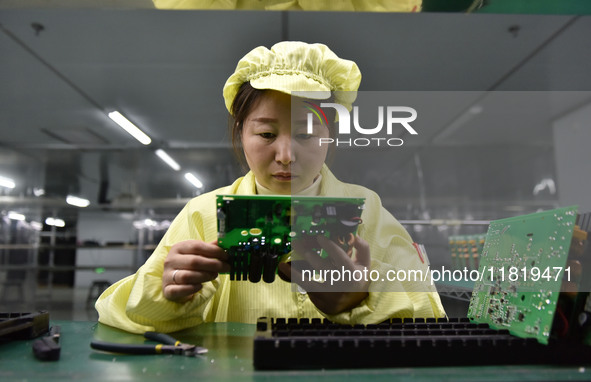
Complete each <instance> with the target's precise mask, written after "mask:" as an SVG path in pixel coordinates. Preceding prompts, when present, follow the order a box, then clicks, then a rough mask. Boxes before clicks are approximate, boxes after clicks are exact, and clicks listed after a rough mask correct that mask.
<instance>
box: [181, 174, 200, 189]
mask: <svg viewBox="0 0 591 382" xmlns="http://www.w3.org/2000/svg"><path fill="white" fill-rule="evenodd" d="M185 179H187V180H188V181H189V183H191V184H192V185H193V186H195V187H197V188H201V187H203V183H201V181H200V180H199V179H197V177H195V175H193V174H191V173H190V172H188V173H186V174H185Z"/></svg>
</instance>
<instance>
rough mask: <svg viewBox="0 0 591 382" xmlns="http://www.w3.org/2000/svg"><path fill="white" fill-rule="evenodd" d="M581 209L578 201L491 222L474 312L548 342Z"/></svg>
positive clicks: (479, 318) (476, 316)
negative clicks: (548, 209) (576, 221)
mask: <svg viewBox="0 0 591 382" xmlns="http://www.w3.org/2000/svg"><path fill="white" fill-rule="evenodd" d="M576 215H577V207H576V206H572V207H567V208H560V209H555V210H551V211H544V212H539V213H534V214H530V215H524V216H518V217H513V218H508V219H502V220H497V221H493V222H491V224H490V225H489V229H488V233H487V235H486V242H485V244H484V247H483V250H482V254H481V256H480V267H479V275H480V276H481V280H480V281H479V282H476V284H475V287H474V290H473V292H472V297H471V299H470V306H469V308H468V317H469V318H470V319H471V320H472V321H474V322H478V323H487V324H489V325H490V326H491V327H493V328H495V329H507V330H509V331H510V332H511V333H512V334H514V335H516V336H519V337H529V338H536V339H537V340H538V341H539V342H540V343H544V344H547V343H548V339H549V337H550V332H551V329H552V323H553V318H554V314H555V312H556V303H557V300H558V296H559V293H560V288H561V284H562V281H563V278H568V277H569V276H570V274H569V272H570V269H569V268H568V267H566V264H567V258H568V255H569V248H570V244H571V239H572V236H573V229H574V226H575V219H576Z"/></svg>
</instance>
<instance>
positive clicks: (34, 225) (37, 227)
mask: <svg viewBox="0 0 591 382" xmlns="http://www.w3.org/2000/svg"><path fill="white" fill-rule="evenodd" d="M31 228H33V229H34V230H35V231H41V230H42V229H43V224H41V223H39V222H36V221H32V222H31Z"/></svg>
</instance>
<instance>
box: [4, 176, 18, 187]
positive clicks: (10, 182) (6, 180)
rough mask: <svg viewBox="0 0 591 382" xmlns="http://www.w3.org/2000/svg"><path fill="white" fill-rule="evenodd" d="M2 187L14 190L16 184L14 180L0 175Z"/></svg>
mask: <svg viewBox="0 0 591 382" xmlns="http://www.w3.org/2000/svg"><path fill="white" fill-rule="evenodd" d="M0 186H3V187H7V188H14V187H15V186H16V184H14V180H12V179H10V178H6V177H4V176H1V175H0Z"/></svg>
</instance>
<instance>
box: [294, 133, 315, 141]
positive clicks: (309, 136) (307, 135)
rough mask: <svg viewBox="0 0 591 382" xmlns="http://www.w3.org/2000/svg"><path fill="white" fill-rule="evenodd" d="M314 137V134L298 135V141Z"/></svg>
mask: <svg viewBox="0 0 591 382" xmlns="http://www.w3.org/2000/svg"><path fill="white" fill-rule="evenodd" d="M312 137H313V135H312V134H296V138H297V139H301V140H307V139H310V138H312Z"/></svg>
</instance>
